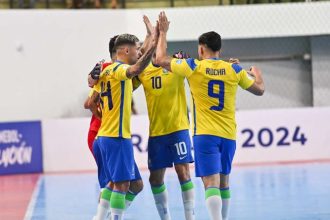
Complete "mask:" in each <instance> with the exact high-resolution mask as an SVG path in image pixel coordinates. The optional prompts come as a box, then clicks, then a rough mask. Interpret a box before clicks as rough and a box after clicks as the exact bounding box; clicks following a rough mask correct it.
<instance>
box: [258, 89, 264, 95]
mask: <svg viewBox="0 0 330 220" xmlns="http://www.w3.org/2000/svg"><path fill="white" fill-rule="evenodd" d="M264 93H265V88H261V89H259V91H258V92H257V93H256V95H257V96H263V95H264Z"/></svg>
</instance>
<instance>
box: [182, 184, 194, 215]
mask: <svg viewBox="0 0 330 220" xmlns="http://www.w3.org/2000/svg"><path fill="white" fill-rule="evenodd" d="M181 190H182V201H183V206H184V215H185V217H186V220H195V211H194V208H195V201H194V199H195V192H194V184H193V183H192V182H191V181H187V182H185V183H183V184H182V183H181Z"/></svg>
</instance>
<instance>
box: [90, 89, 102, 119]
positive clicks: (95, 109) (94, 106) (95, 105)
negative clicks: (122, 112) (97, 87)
mask: <svg viewBox="0 0 330 220" xmlns="http://www.w3.org/2000/svg"><path fill="white" fill-rule="evenodd" d="M99 97H100V94H99V93H98V92H97V91H94V92H93V94H92V96H91V97H90V98H89V100H88V103H87V106H88V108H89V109H90V110H91V112H92V113H93V115H95V116H96V117H97V118H99V119H101V118H102V112H101V110H100V108H99Z"/></svg>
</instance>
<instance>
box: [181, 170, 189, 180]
mask: <svg viewBox="0 0 330 220" xmlns="http://www.w3.org/2000/svg"><path fill="white" fill-rule="evenodd" d="M178 178H179V181H180V182H181V183H182V182H186V181H188V180H190V172H189V170H181V172H178Z"/></svg>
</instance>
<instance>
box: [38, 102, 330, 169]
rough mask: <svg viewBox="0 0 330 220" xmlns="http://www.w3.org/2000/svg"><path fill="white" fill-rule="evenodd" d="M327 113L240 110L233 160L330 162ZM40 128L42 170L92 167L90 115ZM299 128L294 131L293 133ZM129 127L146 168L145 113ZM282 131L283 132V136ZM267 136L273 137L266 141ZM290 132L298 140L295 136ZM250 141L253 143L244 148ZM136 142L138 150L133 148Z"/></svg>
mask: <svg viewBox="0 0 330 220" xmlns="http://www.w3.org/2000/svg"><path fill="white" fill-rule="evenodd" d="M329 118H330V108H329V107H328V108H302V109H279V110H259V111H239V112H238V113H237V124H238V130H237V131H238V132H237V149H236V155H235V159H234V163H235V164H264V163H280V162H302V161H322V160H327V161H330V144H329V143H330V136H329V133H330V124H329V123H327V120H328V119H329ZM42 127H43V155H44V171H45V172H54V171H79V170H94V169H95V162H94V159H93V158H92V155H91V154H90V152H89V149H88V146H87V131H88V127H89V119H87V118H81V119H56V120H44V121H42ZM298 127H299V132H297V131H298V130H297V128H298ZM131 128H132V134H134V136H133V138H132V142H133V144H135V147H134V150H135V159H136V161H137V164H138V166H139V167H140V168H141V169H145V168H147V151H146V149H147V143H148V117H147V116H146V115H141V116H133V118H132V123H131ZM265 129H269V130H265ZM247 130H248V131H247ZM285 130H287V131H288V133H287V136H285V132H286V131H285ZM251 132H253V136H251ZM269 132H271V134H270V133H269ZM295 132H297V134H296V135H295ZM259 135H260V137H259ZM270 135H272V137H273V141H272V143H271V144H270ZM302 135H303V136H302ZM138 136H139V137H140V138H141V139H140V138H139V137H138ZM249 137H251V140H250V141H248V139H249ZM284 137H285V138H284ZM294 137H296V140H298V141H294V140H295V139H294ZM302 137H304V138H305V139H306V142H305V143H302V142H301V141H299V139H301V140H302ZM258 139H261V140H260V141H259V140H258ZM282 139H283V143H286V144H289V145H285V146H283V145H281V144H280V143H279V142H280V140H282ZM247 141H248V142H247ZM244 143H245V144H244ZM253 144H254V145H255V146H254V147H247V145H253ZM268 144H269V146H268ZM137 145H139V147H140V149H141V150H142V151H139V150H138V148H137ZM262 145H266V146H262ZM243 146H245V147H243Z"/></svg>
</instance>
